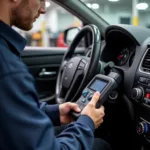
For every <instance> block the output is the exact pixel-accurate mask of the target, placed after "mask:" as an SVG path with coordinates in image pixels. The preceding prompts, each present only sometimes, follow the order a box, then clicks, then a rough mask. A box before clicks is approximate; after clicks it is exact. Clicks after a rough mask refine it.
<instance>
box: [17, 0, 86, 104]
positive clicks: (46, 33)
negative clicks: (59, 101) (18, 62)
mask: <svg viewBox="0 0 150 150" xmlns="http://www.w3.org/2000/svg"><path fill="white" fill-rule="evenodd" d="M47 9H48V13H47V15H46V16H44V17H43V16H41V17H40V18H39V19H38V20H37V22H36V23H35V24H34V27H33V29H32V30H31V31H29V32H27V33H26V32H23V31H19V32H20V33H21V34H22V35H23V36H24V37H25V38H26V39H27V47H26V48H25V50H24V52H23V53H22V59H23V61H24V63H25V64H26V65H27V66H28V68H29V71H30V72H31V74H32V75H33V76H34V77H35V80H36V87H37V91H38V94H39V100H40V101H47V102H48V103H52V104H53V103H55V86H56V79H57V73H58V70H59V67H60V64H61V61H62V58H63V55H64V53H65V52H66V51H67V49H68V46H69V45H67V44H65V42H64V31H65V29H67V28H69V27H73V26H78V27H79V26H80V27H81V26H82V22H81V20H79V19H78V18H76V17H75V16H74V15H72V14H70V13H69V12H67V11H66V10H65V9H63V8H62V7H60V6H58V5H57V4H55V3H54V2H50V6H49V7H48V8H47ZM64 14H65V16H64ZM48 20H51V24H50V25H49V22H48ZM56 20H57V21H56ZM56 24H57V28H56V27H55V26H56ZM84 52H85V47H84V44H82V47H80V48H77V50H76V52H75V55H77V54H80V55H82V54H84Z"/></svg>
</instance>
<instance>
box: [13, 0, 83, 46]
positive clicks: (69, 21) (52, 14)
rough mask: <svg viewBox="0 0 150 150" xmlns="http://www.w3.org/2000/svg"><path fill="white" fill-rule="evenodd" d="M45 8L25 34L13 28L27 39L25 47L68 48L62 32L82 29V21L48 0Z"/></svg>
mask: <svg viewBox="0 0 150 150" xmlns="http://www.w3.org/2000/svg"><path fill="white" fill-rule="evenodd" d="M46 8H47V13H46V14H45V15H41V16H40V17H39V18H38V19H37V20H36V21H35V22H34V24H33V28H32V30H30V31H28V32H26V31H22V30H20V29H18V28H16V27H13V28H14V29H15V30H16V31H18V32H19V33H20V34H21V35H22V36H23V37H25V38H26V39H27V46H40V47H43V46H44V47H63V48H64V47H68V46H69V45H67V44H66V43H65V42H64V31H65V30H66V29H68V28H71V27H82V21H81V20H79V19H78V18H77V17H76V16H74V15H72V14H71V13H69V12H68V11H66V10H65V9H64V8H62V7H61V6H59V5H57V4H55V3H54V2H52V1H50V0H47V2H46ZM83 46H84V45H83V44H82V47H83ZM80 47H81V44H80Z"/></svg>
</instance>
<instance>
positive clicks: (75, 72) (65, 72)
mask: <svg viewBox="0 0 150 150" xmlns="http://www.w3.org/2000/svg"><path fill="white" fill-rule="evenodd" d="M87 33H92V49H91V56H90V57H86V56H73V55H74V51H75V49H76V47H77V45H78V44H79V42H80V41H81V40H82V38H83V37H84V36H85V35H86V34H87ZM100 51H101V34H100V31H99V29H98V28H97V27H96V26H95V25H87V26H84V27H83V28H82V29H81V30H80V32H79V33H78V34H77V35H76V37H75V38H74V40H73V42H72V43H71V45H70V47H69V48H68V50H67V52H66V53H65V55H64V57H63V59H62V63H61V65H60V68H59V72H58V77H57V82H56V91H55V92H56V102H57V103H58V104H61V103H64V102H68V101H72V102H75V101H77V99H78V98H79V96H80V95H81V92H82V90H83V89H84V88H85V86H86V84H88V82H89V81H90V80H91V79H92V78H93V77H94V76H95V75H96V74H97V73H98V72H99V70H100V63H99V58H100Z"/></svg>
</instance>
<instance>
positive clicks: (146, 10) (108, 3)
mask: <svg viewBox="0 0 150 150" xmlns="http://www.w3.org/2000/svg"><path fill="white" fill-rule="evenodd" d="M81 1H82V2H83V3H84V4H85V5H86V6H87V7H88V8H89V9H91V10H93V11H94V12H95V13H97V14H98V15H99V16H101V17H102V18H103V19H104V20H106V22H108V23H109V24H131V25H135V26H142V27H146V28H150V0H81Z"/></svg>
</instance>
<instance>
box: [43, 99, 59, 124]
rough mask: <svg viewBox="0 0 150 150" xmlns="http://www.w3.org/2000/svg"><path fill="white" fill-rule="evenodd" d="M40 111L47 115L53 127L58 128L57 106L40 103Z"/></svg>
mask: <svg viewBox="0 0 150 150" xmlns="http://www.w3.org/2000/svg"><path fill="white" fill-rule="evenodd" d="M40 109H41V110H42V111H44V112H45V113H46V114H47V115H48V117H49V118H50V119H51V121H52V122H53V125H54V126H60V113H59V105H58V104H56V105H48V104H47V103H46V102H40ZM54 114H55V115H54Z"/></svg>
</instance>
